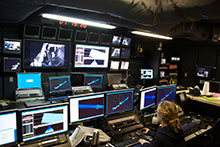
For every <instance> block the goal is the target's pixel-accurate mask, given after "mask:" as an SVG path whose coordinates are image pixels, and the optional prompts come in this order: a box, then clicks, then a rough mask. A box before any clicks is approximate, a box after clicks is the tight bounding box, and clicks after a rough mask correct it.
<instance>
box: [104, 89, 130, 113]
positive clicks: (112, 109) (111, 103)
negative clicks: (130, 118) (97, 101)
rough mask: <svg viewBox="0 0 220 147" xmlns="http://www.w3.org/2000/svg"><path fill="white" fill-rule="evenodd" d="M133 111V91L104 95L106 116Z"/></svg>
mask: <svg viewBox="0 0 220 147" xmlns="http://www.w3.org/2000/svg"><path fill="white" fill-rule="evenodd" d="M129 110H133V91H132V90H129V91H117V92H110V93H107V94H106V114H107V115H109V114H116V113H121V112H125V111H129Z"/></svg>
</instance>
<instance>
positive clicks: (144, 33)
mask: <svg viewBox="0 0 220 147" xmlns="http://www.w3.org/2000/svg"><path fill="white" fill-rule="evenodd" d="M131 33H132V34H136V35H141V36H147V37H153V38H159V39H166V40H172V39H173V38H172V37H168V36H163V35H158V34H153V33H147V32H140V31H132V32H131Z"/></svg>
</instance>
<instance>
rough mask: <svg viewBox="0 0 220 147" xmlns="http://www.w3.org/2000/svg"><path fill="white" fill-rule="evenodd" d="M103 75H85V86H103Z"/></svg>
mask: <svg viewBox="0 0 220 147" xmlns="http://www.w3.org/2000/svg"><path fill="white" fill-rule="evenodd" d="M102 84H103V75H85V86H91V87H94V88H102Z"/></svg>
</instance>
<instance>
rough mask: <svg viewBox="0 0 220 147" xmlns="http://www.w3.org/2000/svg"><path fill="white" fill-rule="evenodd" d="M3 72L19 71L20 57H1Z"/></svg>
mask: <svg viewBox="0 0 220 147" xmlns="http://www.w3.org/2000/svg"><path fill="white" fill-rule="evenodd" d="M3 64H4V68H3V71H4V72H19V71H21V58H11V57H4V58H3Z"/></svg>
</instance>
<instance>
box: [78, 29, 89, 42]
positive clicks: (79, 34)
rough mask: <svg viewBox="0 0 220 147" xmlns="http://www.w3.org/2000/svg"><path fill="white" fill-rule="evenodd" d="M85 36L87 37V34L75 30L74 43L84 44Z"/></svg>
mask: <svg viewBox="0 0 220 147" xmlns="http://www.w3.org/2000/svg"><path fill="white" fill-rule="evenodd" d="M87 36H88V32H85V31H79V30H77V31H76V34H75V41H76V42H86V40H87Z"/></svg>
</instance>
